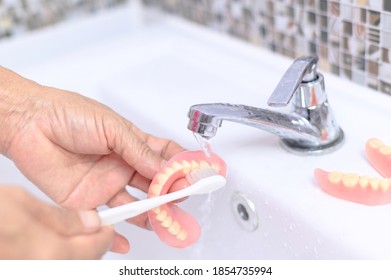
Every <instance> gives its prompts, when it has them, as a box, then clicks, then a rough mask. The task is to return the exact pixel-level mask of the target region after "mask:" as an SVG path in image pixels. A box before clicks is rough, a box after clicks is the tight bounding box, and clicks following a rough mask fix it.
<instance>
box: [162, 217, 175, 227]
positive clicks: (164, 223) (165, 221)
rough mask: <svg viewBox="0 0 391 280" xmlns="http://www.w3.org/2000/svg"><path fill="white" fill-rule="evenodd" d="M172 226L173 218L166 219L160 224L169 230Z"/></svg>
mask: <svg viewBox="0 0 391 280" xmlns="http://www.w3.org/2000/svg"><path fill="white" fill-rule="evenodd" d="M171 224H172V218H171V217H166V218H165V219H164V221H162V222H161V223H160V225H161V226H162V227H165V228H169V227H170V226H171Z"/></svg>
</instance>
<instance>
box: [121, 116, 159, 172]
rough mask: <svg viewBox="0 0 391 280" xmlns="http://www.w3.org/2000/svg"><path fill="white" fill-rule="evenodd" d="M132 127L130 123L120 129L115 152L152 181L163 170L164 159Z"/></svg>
mask: <svg viewBox="0 0 391 280" xmlns="http://www.w3.org/2000/svg"><path fill="white" fill-rule="evenodd" d="M132 126H133V125H132V124H130V123H129V125H128V126H125V127H121V128H120V132H119V133H117V135H116V140H115V145H114V152H116V153H117V154H119V155H120V156H121V157H122V158H123V159H124V160H125V161H126V162H127V163H128V164H129V165H130V166H131V167H133V168H134V169H136V170H137V172H139V173H140V174H141V175H143V176H144V177H146V178H149V179H152V177H153V176H154V175H155V174H156V172H158V171H159V169H160V168H161V166H162V164H163V162H164V159H163V158H162V157H161V156H160V155H158V154H157V153H155V152H154V151H153V150H152V149H151V148H150V147H149V146H148V145H147V143H146V141H144V140H142V139H141V138H140V137H138V136H137V135H136V134H135V133H134V131H133V129H132Z"/></svg>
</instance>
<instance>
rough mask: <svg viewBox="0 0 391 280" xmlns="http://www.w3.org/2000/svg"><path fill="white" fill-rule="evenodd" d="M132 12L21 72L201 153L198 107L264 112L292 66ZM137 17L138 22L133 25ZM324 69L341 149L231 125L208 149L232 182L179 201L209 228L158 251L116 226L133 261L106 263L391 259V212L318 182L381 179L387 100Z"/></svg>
mask: <svg viewBox="0 0 391 280" xmlns="http://www.w3.org/2000/svg"><path fill="white" fill-rule="evenodd" d="M132 9H133V8H129V9H128V8H127V7H126V8H123V9H120V10H114V11H111V12H110V13H108V14H105V15H102V16H100V17H98V18H93V19H89V20H84V21H83V24H84V25H83V26H84V27H85V28H84V29H81V31H80V28H79V29H78V32H79V33H78V34H79V36H80V33H82V34H83V32H85V33H86V34H88V33H89V32H90V30H96V29H97V28H98V29H99V28H100V27H101V26H105V29H104V30H103V31H102V32H103V34H102V37H104V35H105V34H106V33H107V34H112V33H111V32H110V31H111V30H117V28H116V25H117V24H121V26H123V25H125V24H129V26H131V27H130V28H129V29H123V30H122V31H121V32H120V31H118V30H117V31H116V33H115V36H114V35H111V36H112V37H111V40H110V41H106V40H98V39H96V40H94V43H93V44H92V43H90V42H88V40H85V41H83V40H82V42H81V43H80V44H81V46H80V48H75V49H70V50H66V51H64V49H61V48H59V51H58V52H59V54H60V55H58V56H54V55H53V57H50V58H49V59H47V60H46V61H44V62H40V63H36V64H34V63H33V64H30V65H20V64H18V65H15V66H14V69H16V70H17V71H19V72H21V73H22V74H24V75H27V76H28V77H30V78H32V79H35V80H37V81H39V82H41V83H46V84H49V85H54V86H57V87H61V88H66V89H69V90H74V91H78V92H82V93H85V94H86V95H89V96H91V97H93V98H96V99H98V100H99V101H101V102H102V103H105V104H107V105H108V106H110V107H112V108H113V109H114V110H116V111H117V112H119V113H120V114H122V115H123V116H124V117H126V118H128V119H130V120H131V121H132V122H134V123H135V124H136V125H138V126H139V127H140V128H141V129H143V130H144V131H147V132H149V133H152V134H154V135H157V136H161V137H165V138H172V139H174V140H175V141H177V142H179V143H180V144H182V145H183V146H184V147H186V148H188V149H199V148H200V147H199V145H198V144H197V142H196V140H195V138H194V136H193V135H192V134H191V133H190V131H188V130H187V129H186V127H187V122H188V119H187V111H188V109H189V107H190V106H191V105H194V104H197V103H209V102H229V103H238V104H246V105H251V106H259V107H263V108H265V107H267V105H266V101H267V99H268V97H269V96H270V94H271V92H272V91H273V89H274V88H275V86H276V85H277V83H278V81H279V79H280V78H281V76H282V75H283V73H284V71H285V70H286V69H287V68H288V67H289V65H290V64H291V63H292V60H291V59H287V58H284V57H282V56H279V55H276V54H273V53H271V52H269V51H266V50H263V49H261V48H258V47H255V46H252V45H250V44H248V43H244V42H241V41H238V40H235V39H232V38H230V37H227V36H225V35H222V34H218V33H215V32H213V31H209V30H207V29H204V28H203V27H201V26H197V25H193V24H191V23H188V22H185V21H183V20H181V19H177V18H172V17H170V16H167V15H161V14H156V13H155V12H151V11H144V10H137V11H134V10H132ZM129 13H133V15H134V18H133V19H132V21H130V20H129V16H128V15H129ZM113 22H114V23H113ZM77 26H78V25H77V24H75V23H70V24H69V25H65V26H59V27H55V28H54V29H53V30H54V31H53V30H51V29H50V30H46V31H42V33H41V35H40V37H39V38H37V39H36V40H35V39H34V40H35V41H34V40H33V39H31V40H32V41H34V42H31V44H32V45H34V44H37V45H39V44H42V41H44V40H49V39H51V42H52V44H54V45H56V44H60V43H57V41H56V40H53V38H57V37H56V36H59V37H60V35H59V34H61V32H65V31H64V30H66V34H67V36H70V40H71V39H72V32H69V30H72V28H74V29H76V27H77ZM135 26H136V27H137V28H136V27H135ZM56 28H57V29H56ZM55 31H56V32H55ZM42 34H43V35H42ZM82 34H81V35H82ZM48 38H49V39H48ZM20 40H22V39H20ZM23 40H25V39H23ZM17 43H18V40H15V41H12V42H9V43H7V44H3V45H0V54H1V53H2V51H1V48H2V47H3V48H6V47H9V45H8V44H17ZM53 48H54V49H55V46H54V47H53ZM16 55H17V54H15V56H16ZM0 56H1V55H0ZM8 56H9V54H8ZM9 63H10V67H12V66H13V65H12V62H9ZM58 65H61V67H60V68H59V67H57V66H58ZM75 65H77V67H76V69H75ZM4 66H6V67H7V65H4ZM86 73H88V74H89V75H88V78H87V77H86ZM323 74H324V76H325V83H326V90H327V93H328V98H329V101H330V104H331V106H332V109H333V112H334V114H335V116H336V119H337V121H338V122H339V124H340V126H341V127H342V129H343V130H344V132H345V136H346V139H345V143H344V145H343V146H342V148H340V149H339V150H338V151H336V152H334V153H331V154H328V155H322V156H298V155H294V154H290V153H288V152H287V151H285V150H284V149H283V148H281V146H280V144H279V139H278V138H277V137H276V136H274V135H271V134H268V133H266V132H264V131H260V130H256V129H254V128H251V127H246V126H243V125H239V124H236V123H229V122H224V123H223V125H222V127H221V128H220V129H219V130H218V132H217V135H216V136H215V137H214V138H213V139H212V149H213V151H214V152H215V153H217V154H219V155H220V156H221V157H222V158H223V159H224V160H225V161H226V163H227V166H228V177H227V180H228V183H227V186H226V187H225V188H224V189H222V190H219V191H217V192H215V193H213V194H211V195H209V196H206V195H203V196H197V197H190V198H189V199H188V200H187V201H185V202H183V203H182V206H183V208H185V209H186V211H188V212H189V213H191V214H192V215H194V216H195V217H196V218H197V219H198V221H199V223H200V225H201V229H202V235H201V238H200V240H199V241H198V242H197V243H196V244H194V245H193V246H191V247H189V248H186V249H175V248H171V247H168V246H167V245H165V244H162V243H161V242H160V240H159V239H158V238H157V236H156V235H155V234H154V233H153V232H146V231H145V230H141V229H138V228H136V227H135V226H132V225H129V224H125V223H121V224H118V225H117V229H118V231H120V232H121V233H122V234H124V235H125V236H127V237H128V238H129V239H130V242H131V246H132V249H131V251H130V252H129V254H127V255H117V254H113V253H108V254H107V255H106V256H105V258H107V259H112V258H116V259H118V258H124V259H157V258H159V259H388V258H391V243H390V242H389V236H391V225H390V224H389V223H388V219H389V213H390V212H391V205H385V206H376V207H368V206H364V205H360V204H355V203H352V202H348V201H344V200H341V199H337V198H334V197H332V196H330V195H328V194H326V193H324V192H322V191H321V190H320V188H319V187H318V186H317V184H316V182H315V180H314V177H313V170H314V169H315V168H316V167H321V168H323V169H325V170H330V171H331V170H339V171H342V172H355V173H358V174H360V175H368V176H373V177H380V175H379V174H377V173H376V172H375V170H374V169H373V168H372V167H371V166H370V165H369V163H368V162H367V160H366V158H365V154H364V145H365V142H366V140H367V139H369V138H371V137H377V138H380V139H382V140H383V141H384V142H387V141H388V143H390V144H391V137H390V135H391V127H390V126H389V124H388V122H387V119H386V118H387V116H388V115H389V112H390V110H391V99H390V97H389V96H385V95H384V94H380V93H377V92H374V91H371V90H369V89H366V88H363V87H361V86H358V85H355V84H352V83H350V82H348V81H344V80H341V79H340V78H337V77H335V76H333V75H330V74H327V73H323ZM0 160H1V166H2V169H3V170H4V169H5V173H3V174H2V175H1V176H0V181H2V182H14V183H20V184H23V185H24V186H26V187H27V188H29V189H31V190H32V191H34V192H35V193H37V194H38V195H39V196H41V197H43V198H44V199H45V197H44V196H43V195H42V194H40V193H39V192H37V191H36V189H35V188H34V186H32V185H31V183H29V182H28V181H27V180H25V179H24V178H23V177H22V175H20V174H19V173H18V171H17V170H16V169H15V167H14V166H13V165H12V164H11V163H10V162H9V161H8V160H6V159H4V158H1V159H0ZM4 174H5V175H4ZM129 191H130V192H134V190H132V189H131V188H130V189H129ZM137 195H140V194H139V193H137Z"/></svg>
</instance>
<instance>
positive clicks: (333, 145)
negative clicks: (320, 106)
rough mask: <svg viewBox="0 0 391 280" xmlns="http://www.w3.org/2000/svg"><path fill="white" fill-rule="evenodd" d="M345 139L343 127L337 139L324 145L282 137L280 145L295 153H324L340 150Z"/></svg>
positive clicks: (301, 154)
mask: <svg viewBox="0 0 391 280" xmlns="http://www.w3.org/2000/svg"><path fill="white" fill-rule="evenodd" d="M344 139H345V134H344V132H343V130H342V129H339V133H338V136H337V137H336V138H335V140H334V141H332V142H329V143H327V144H324V145H319V146H314V147H309V146H303V145H300V144H298V143H297V142H294V141H292V140H290V139H281V141H280V145H281V147H283V148H284V149H285V150H287V151H288V152H290V153H292V154H295V155H300V156H303V155H304V156H305V155H324V154H329V153H332V152H334V151H336V150H338V149H339V148H340V147H341V146H342V144H343V143H344Z"/></svg>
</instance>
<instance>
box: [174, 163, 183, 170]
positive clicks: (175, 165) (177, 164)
mask: <svg viewBox="0 0 391 280" xmlns="http://www.w3.org/2000/svg"><path fill="white" fill-rule="evenodd" d="M171 168H172V169H174V170H175V171H177V170H181V169H182V168H183V166H182V164H180V163H179V162H177V161H174V162H173V163H172V165H171Z"/></svg>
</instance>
